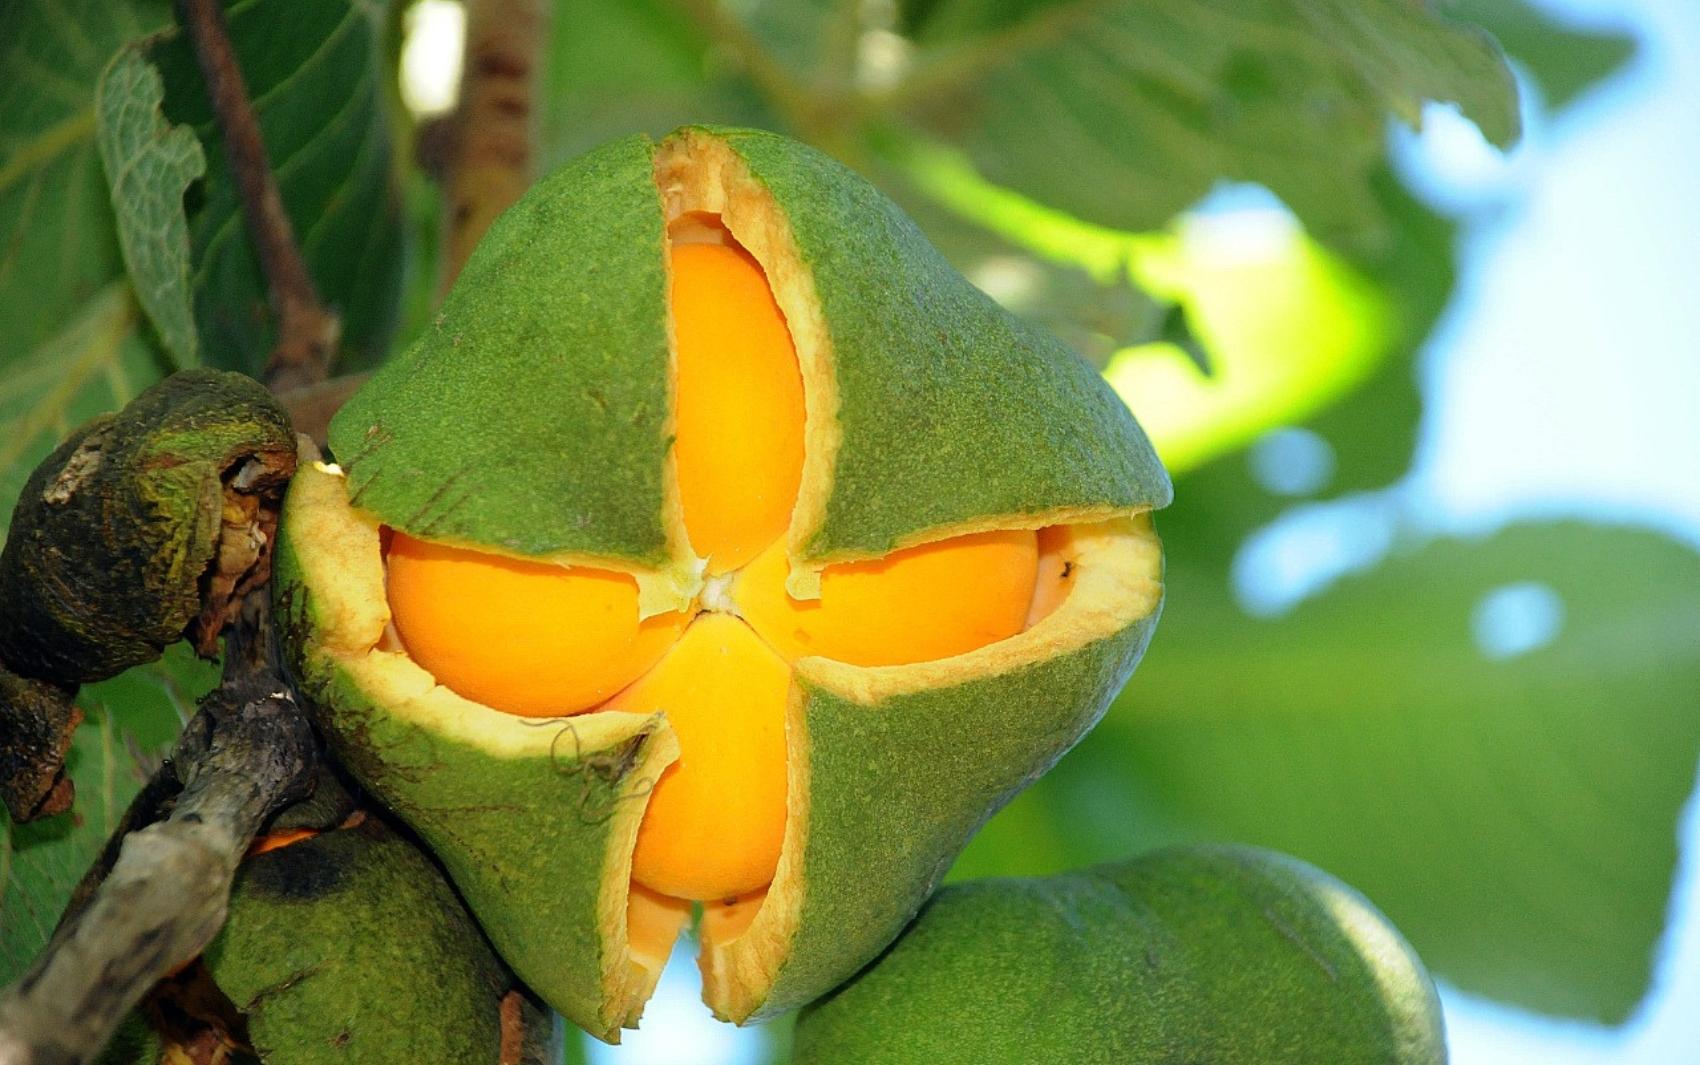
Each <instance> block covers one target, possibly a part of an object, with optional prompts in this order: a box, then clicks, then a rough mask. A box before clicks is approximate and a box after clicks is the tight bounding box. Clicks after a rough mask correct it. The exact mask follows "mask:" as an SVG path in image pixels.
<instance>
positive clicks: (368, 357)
mask: <svg viewBox="0 0 1700 1065" xmlns="http://www.w3.org/2000/svg"><path fill="white" fill-rule="evenodd" d="M227 17H228V19H229V22H230V36H231V43H232V44H233V45H234V47H235V50H236V58H237V61H238V63H240V65H241V68H242V76H243V79H244V81H245V82H246V83H247V86H248V93H249V97H250V98H251V99H252V100H253V102H254V109H255V111H256V113H257V114H258V116H259V120H260V132H261V134H262V136H263V137H264V138H265V143H266V150H267V152H268V154H269V155H270V157H271V163H272V169H273V170H274V172H275V173H276V174H277V180H278V187H279V190H280V191H281V192H282V194H283V203H284V208H285V210H286V211H287V212H288V214H289V218H290V221H291V222H292V223H294V227H295V236H296V239H297V240H299V241H300V243H301V250H302V253H303V255H305V257H306V260H307V270H308V272H309V273H310V274H311V275H312V278H313V281H314V283H315V285H316V286H317V287H318V290H319V295H320V296H321V297H322V298H323V299H324V300H325V302H326V303H327V304H329V305H330V306H331V308H332V309H333V310H335V311H336V312H337V313H338V314H340V315H341V316H342V354H343V357H342V361H341V362H340V363H339V367H338V368H339V369H341V370H352V369H359V368H363V367H368V366H371V365H373V364H375V363H376V362H377V361H378V360H379V359H381V358H382V357H383V356H384V355H385V354H386V353H387V351H388V348H389V342H390V336H391V333H392V332H393V330H394V328H395V322H396V316H397V313H398V304H399V300H400V295H401V292H400V289H401V279H402V272H403V269H404V266H405V259H406V246H405V240H404V238H405V234H406V227H405V226H404V224H403V214H402V205H401V197H400V191H399V185H398V183H397V181H396V180H395V177H394V173H393V171H394V163H393V160H392V157H391V152H392V145H391V134H390V129H389V122H388V119H387V116H386V114H385V106H386V103H385V95H384V89H383V86H382V85H381V83H380V77H381V72H382V71H383V70H384V67H383V65H382V61H381V60H382V48H381V43H380V34H381V23H380V21H379V20H380V19H381V18H382V5H375V4H368V3H362V2H359V0H238V2H236V3H233V4H231V5H230V6H229V8H228V11H227ZM154 59H155V61H156V62H157V63H158V65H159V69H160V72H161V74H163V75H164V77H165V88H166V92H165V96H166V104H165V110H166V115H167V117H168V118H170V119H171V121H173V122H177V123H185V124H188V125H191V126H193V127H194V129H195V132H196V133H197V134H198V135H199V137H200V139H201V143H202V145H204V146H205V148H206V153H207V174H206V180H205V181H203V182H202V183H201V185H200V187H199V188H200V196H199V197H198V200H197V202H192V203H191V213H190V234H191V239H192V240H193V243H194V252H195V273H194V276H193V278H192V281H193V284H194V287H195V295H196V302H195V312H196V320H197V321H198V322H199V324H200V332H201V339H202V341H203V342H204V344H205V349H206V350H205V355H204V359H205V361H206V362H207V363H209V364H210V365H214V366H219V367H222V368H224V369H231V370H244V371H247V372H249V373H254V372H257V371H258V369H259V368H260V367H261V366H263V365H264V364H265V361H266V357H267V356H268V355H269V354H270V352H271V348H272V344H273V339H274V329H273V326H274V323H273V322H272V318H271V315H270V313H269V311H268V309H267V305H266V292H265V285H264V283H263V281H262V279H261V277H260V272H259V263H258V261H257V259H256V258H255V255H254V251H253V247H252V244H251V242H250V241H249V239H248V231H247V227H246V225H245V224H244V222H243V219H242V214H241V208H240V200H239V198H238V196H237V191H236V181H235V179H234V178H233V177H232V175H231V173H230V164H229V162H228V160H226V158H225V155H224V146H223V138H222V137H221V136H220V135H219V132H218V130H217V128H216V126H215V125H214V124H213V118H212V110H211V105H210V104H209V103H208V102H207V99H206V95H205V92H204V90H203V88H202V86H201V77H200V69H199V67H198V66H197V64H196V62H195V59H194V53H193V51H192V49H191V48H190V45H189V41H188V39H187V37H185V36H184V35H181V34H178V35H175V36H173V37H172V38H170V39H169V40H167V41H165V42H163V43H161V44H160V45H159V46H158V47H157V48H156V49H155V50H154Z"/></svg>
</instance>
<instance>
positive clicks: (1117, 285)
mask: <svg viewBox="0 0 1700 1065" xmlns="http://www.w3.org/2000/svg"><path fill="white" fill-rule="evenodd" d="M873 176H874V177H875V178H876V180H880V183H881V184H882V185H883V186H884V187H885V189H886V192H887V194H888V195H890V196H891V197H892V198H893V199H895V200H896V201H897V202H898V204H899V205H900V206H902V208H903V209H904V211H906V212H907V213H908V214H909V216H910V217H911V218H913V219H914V220H915V222H916V224H918V225H919V226H920V227H921V230H922V232H924V233H926V235H927V239H928V240H930V241H932V243H933V245H934V246H935V247H937V248H938V249H939V251H941V252H943V253H944V255H945V257H946V258H947V259H949V260H950V261H951V263H952V265H954V266H955V267H956V268H957V269H958V270H960V271H962V273H963V274H964V276H966V277H967V278H968V280H970V281H972V282H974V284H975V285H977V286H979V288H980V289H981V290H982V291H984V292H985V293H986V294H987V295H989V296H991V297H992V298H993V299H995V300H997V301H998V302H999V303H1001V304H1002V305H1003V306H1004V307H1005V308H1006V309H1008V310H1010V311H1012V312H1014V313H1016V314H1019V315H1022V316H1023V317H1025V318H1028V319H1030V320H1032V321H1033V322H1035V323H1037V324H1038V325H1040V326H1043V327H1044V328H1045V329H1047V330H1049V331H1050V332H1052V333H1054V334H1055V335H1056V336H1058V337H1060V338H1061V339H1062V340H1063V342H1064V343H1066V344H1068V346H1069V347H1071V348H1073V349H1074V350H1075V351H1078V352H1079V353H1080V354H1082V355H1084V356H1085V357H1086V358H1087V359H1089V360H1090V361H1091V362H1092V363H1093V364H1094V365H1096V366H1100V367H1101V366H1103V365H1104V364H1105V363H1106V362H1108V361H1109V358H1110V356H1111V355H1113V354H1114V353H1115V352H1116V351H1118V350H1119V349H1121V348H1124V347H1127V346H1128V345H1130V344H1137V343H1141V342H1143V341H1146V340H1149V339H1151V338H1152V337H1153V336H1155V335H1156V334H1157V331H1158V330H1159V329H1160V328H1161V323H1162V322H1163V320H1164V313H1165V309H1164V307H1163V305H1161V304H1160V303H1158V302H1157V301H1156V300H1154V299H1153V298H1152V297H1151V296H1150V295H1149V294H1147V293H1146V292H1145V291H1144V290H1142V289H1140V288H1136V287H1135V286H1134V285H1133V284H1132V283H1131V282H1130V281H1129V279H1128V274H1127V270H1126V268H1125V265H1124V267H1123V268H1122V269H1119V270H1115V271H1112V272H1110V274H1109V276H1107V277H1102V278H1100V277H1094V276H1093V275H1092V274H1090V273H1088V272H1087V271H1086V270H1085V269H1084V268H1082V267H1080V266H1076V265H1074V264H1071V263H1067V262H1057V261H1055V260H1053V259H1048V258H1045V257H1043V256H1040V255H1036V254H1034V253H1033V252H1032V251H1030V250H1029V249H1027V248H1023V247H1021V246H1019V245H1017V244H1015V243H1012V242H1010V241H1008V240H1006V239H1004V238H1003V237H1002V236H1000V235H999V234H997V233H995V232H994V231H992V230H991V229H988V228H986V227H985V226H983V225H979V224H977V223H975V222H973V221H970V220H969V219H968V218H966V217H964V216H963V215H961V214H959V213H957V212H955V211H952V210H949V209H947V208H946V207H944V206H942V205H940V204H939V203H937V202H935V201H933V200H931V199H929V198H926V197H924V196H921V195H918V194H917V193H916V191H915V189H914V188H913V186H912V185H910V183H909V182H908V181H907V180H906V179H904V178H903V177H902V176H900V175H899V174H898V173H894V172H892V171H890V170H889V169H876V170H874V171H873Z"/></svg>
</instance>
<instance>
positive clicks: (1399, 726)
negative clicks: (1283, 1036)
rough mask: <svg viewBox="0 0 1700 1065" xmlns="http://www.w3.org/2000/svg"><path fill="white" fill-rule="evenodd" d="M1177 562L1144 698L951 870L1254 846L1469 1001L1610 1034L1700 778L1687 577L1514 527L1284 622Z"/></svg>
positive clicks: (1697, 620) (1348, 584)
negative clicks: (1517, 1007)
mask: <svg viewBox="0 0 1700 1065" xmlns="http://www.w3.org/2000/svg"><path fill="white" fill-rule="evenodd" d="M1178 496H1180V498H1181V499H1182V501H1183V502H1182V503H1181V504H1178V505H1184V493H1178ZM1175 556H1178V560H1177V559H1176V557H1175ZM1171 558H1172V561H1171V566H1170V569H1169V575H1168V593H1169V594H1168V600H1167V604H1166V606H1165V608H1164V617H1163V623H1162V625H1161V627H1160V628H1159V631H1158V636H1157V638H1156V640H1155V641H1154V643H1153V644H1152V648H1151V651H1150V653H1149V654H1148V655H1147V657H1146V660H1145V662H1144V664H1143V665H1142V666H1141V667H1140V671H1139V673H1138V674H1136V675H1135V677H1134V680H1133V682H1132V683H1131V684H1130V685H1129V686H1128V688H1127V690H1126V691H1125V692H1124V693H1123V695H1122V697H1121V698H1120V699H1119V700H1118V702H1117V704H1116V705H1115V706H1114V707H1113V708H1112V709H1111V711H1110V713H1109V715H1108V717H1107V718H1106V719H1105V721H1104V723H1103V724H1102V725H1100V726H1099V728H1098V729H1097V730H1096V731H1095V732H1093V733H1092V734H1091V735H1090V736H1089V737H1088V739H1087V740H1086V741H1085V742H1084V743H1082V745H1081V746H1080V748H1078V749H1077V750H1076V751H1075V752H1074V753H1073V754H1071V755H1069V756H1068V757H1067V758H1066V759H1065V760H1064V761H1063V763H1062V764H1061V765H1060V766H1059V767H1058V769H1057V770H1056V771H1055V772H1053V773H1052V774H1051V775H1050V776H1048V777H1046V778H1044V779H1043V780H1042V781H1041V782H1040V783H1039V784H1038V785H1037V786H1036V787H1035V788H1033V789H1031V790H1030V791H1029V792H1027V793H1026V794H1024V795H1023V796H1022V797H1021V798H1019V799H1017V800H1016V802H1015V804H1014V805H1013V806H1012V807H1011V809H1010V810H1009V811H1008V812H1007V813H1006V814H1003V815H1000V818H999V819H998V820H994V822H993V823H992V825H991V826H989V828H988V829H987V831H986V832H985V833H983V834H982V836H981V837H980V838H979V839H977V840H976V841H975V843H974V844H973V845H972V846H971V848H970V850H969V853H968V856H967V857H966V858H965V859H964V861H963V863H962V866H961V868H960V870H959V875H968V874H972V873H986V872H1002V871H1011V872H1013V871H1016V870H1019V871H1021V872H1024V873H1032V872H1040V871H1044V869H1043V868H1035V864H1036V863H1040V862H1045V861H1049V860H1050V858H1049V856H1048V854H1047V853H1046V852H1042V851H1041V852H1034V853H1032V854H1025V853H1024V852H1023V846H1022V843H1021V840H1020V839H1019V838H1017V837H1016V836H1014V835H1011V834H1010V833H1009V831H1007V830H1006V829H1005V827H1004V822H1005V821H1006V820H1007V821H1008V822H1010V823H1011V824H1014V825H1015V826H1017V827H1020V826H1021V825H1022V824H1026V825H1029V826H1030V825H1031V824H1032V823H1033V822H1034V820H1036V819H1042V820H1043V821H1044V822H1045V823H1046V827H1047V829H1048V831H1049V832H1051V833H1054V834H1055V835H1056V837H1057V838H1059V839H1064V840H1066V841H1068V844H1069V850H1070V853H1069V854H1068V856H1067V859H1066V864H1067V865H1077V864H1080V863H1082V862H1087V861H1094V860H1101V859H1104V858H1107V857H1110V856H1113V855H1116V854H1122V853H1128V852H1130V851H1136V850H1138V849H1140V848H1142V847H1145V846H1149V845H1152V844H1155V843H1159V842H1167V841H1172V840H1180V839H1194V838H1219V839H1234V840H1241V841H1246V842H1254V843H1260V844H1263V845H1266V846H1271V847H1275V848H1278V849H1282V850H1285V851H1288V852H1291V853H1293V854H1296V855H1298V856H1300V857H1303V858H1304V859H1306V860H1307V861H1312V862H1315V863H1317V864H1319V865H1321V866H1323V867H1325V868H1328V869H1331V870H1333V871H1335V872H1337V873H1338V874H1339V875H1340V876H1341V877H1342V878H1344V879H1346V880H1348V881H1350V882H1351V883H1352V884H1354V885H1355V886H1357V887H1359V888H1360V889H1361V890H1363V891H1364V893H1365V894H1366V895H1368V896H1369V897H1370V898H1372V899H1374V900H1375V901H1376V903H1377V905H1378V906H1380V907H1381V908H1382V909H1383V910H1385V911H1386V913H1387V914H1388V916H1389V917H1390V918H1392V919H1393V921H1394V923H1395V924H1396V925H1398V926H1399V928H1400V929H1401V930H1402V931H1403V932H1404V933H1405V934H1406V935H1407V936H1408V937H1409V938H1410V939H1411V941H1412V943H1413V944H1414V945H1415V946H1416V948H1417V950H1418V952H1419V953H1420V954H1421V955H1422V957H1423V959H1424V960H1425V961H1426V962H1427V963H1428V964H1429V966H1430V967H1431V968H1433V969H1434V970H1436V971H1437V973H1438V974H1440V975H1442V976H1444V977H1446V978H1448V979H1450V980H1452V981H1454V982H1455V983H1457V984H1459V985H1461V986H1463V987H1464V988H1466V989H1468V990H1472V991H1476V992H1480V993H1483V994H1486V995H1489V996H1492V997H1495V998H1499V999H1503V1000H1506V1001H1510V1002H1516V1003H1520V1004H1522V1005H1526V1006H1530V1007H1533V1008H1535V1009H1539V1010H1545V1011H1549V1012H1554V1013H1561V1014H1570V1015H1578V1016H1587V1017H1594V1018H1600V1019H1605V1020H1612V1021H1616V1020H1621V1019H1623V1018H1624V1017H1625V1016H1626V1015H1627V1014H1628V1012H1629V1011H1630V1009H1631V1008H1632V1007H1633V1006H1634V1004H1635V1003H1636V1002H1637V1001H1638V1000H1639V999H1640V997H1641V996H1642V994H1643V993H1644V992H1645V990H1646V988H1647V982H1648V978H1649V975H1650V972H1651V964H1652V952H1653V947H1654V944H1655V943H1656V942H1657V940H1658V937H1659V935H1660V933H1661V932H1662V930H1663V928H1664V917H1665V908H1666V904H1667V900H1668V898H1669V895H1670V889H1671V880H1672V875H1673V872H1674V870H1675V865H1676V857H1677V837H1676V828H1677V821H1678V817H1679V814H1680V812H1681V809H1682V806H1683V803H1684V801H1685V800H1686V799H1687V797H1688V795H1689V794H1690V793H1691V791H1692V790H1693V787H1694V782H1695V766H1696V761H1697V759H1700V557H1696V556H1695V555H1694V554H1693V553H1692V552H1690V551H1688V550H1686V549H1684V548H1682V547H1680V546H1678V545H1676V544H1674V543H1672V542H1670V541H1668V540H1666V539H1664V538H1662V537H1659V536H1656V535H1654V534H1651V533H1642V532H1632V531H1628V530H1621V529H1611V528H1599V527H1590V526H1580V525H1558V526H1532V527H1523V528H1513V529H1510V530H1507V531H1505V532H1503V533H1501V534H1499V535H1498V536H1495V537H1494V538H1492V539H1490V540H1487V541H1485V542H1451V541H1443V542H1439V543H1434V544H1431V545H1429V546H1427V547H1424V548H1422V549H1421V550H1419V551H1416V552H1414V553H1409V554H1401V555H1398V556H1396V557H1394V558H1393V559H1391V560H1389V561H1388V562H1386V563H1385V564H1383V566H1382V567H1381V568H1380V569H1378V570H1376V571H1374V572H1373V573H1371V574H1369V575H1367V576H1361V577H1351V578H1347V579H1346V580H1344V581H1342V582H1341V583H1340V585H1339V586H1338V587H1337V588H1334V589H1332V590H1330V591H1327V592H1325V593H1323V594H1322V595H1321V596H1320V597H1318V598H1316V599H1314V600H1312V601H1309V602H1306V603H1304V604H1302V605H1301V606H1299V607H1298V608H1297V609H1296V610H1295V611H1294V612H1293V613H1292V614H1291V615H1288V616H1285V617H1280V618H1272V619H1269V618H1265V619H1259V618H1253V617H1249V616H1247V615H1246V614H1244V613H1243V612H1241V611H1240V610H1239V609H1238V608H1237V607H1236V606H1235V603H1234V599H1233V596H1232V595H1231V593H1230V591H1229V588H1228V582H1227V578H1226V576H1225V575H1220V574H1212V573H1210V572H1208V571H1200V570H1198V569H1196V568H1193V567H1190V566H1188V565H1187V564H1186V563H1185V545H1184V544H1181V545H1177V550H1176V552H1175V555H1172V556H1171ZM1507 588H1510V589H1514V590H1517V591H1514V592H1513V593H1511V594H1510V596H1509V598H1507V593H1506V592H1505V590H1506V589H1507ZM1531 590H1532V591H1531ZM1496 593H1498V594H1497V595H1496ZM1531 601H1532V603H1533V606H1535V607H1539V608H1540V609H1536V610H1530V609H1527V608H1529V607H1530V605H1531ZM1507 604H1509V607H1508V606H1507ZM1554 607H1556V612H1555V610H1554ZM1519 611H1522V613H1521V614H1519ZM1543 641H1545V642H1543ZM1024 807H1025V809H1024ZM1025 831H1028V832H1031V831H1032V829H1031V828H1030V827H1029V828H1027V829H1025Z"/></svg>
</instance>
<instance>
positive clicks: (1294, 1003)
mask: <svg viewBox="0 0 1700 1065" xmlns="http://www.w3.org/2000/svg"><path fill="white" fill-rule="evenodd" d="M1445 1060H1446V1049H1445V1036H1444V1032H1443V1030H1442V1024H1441V1014H1440V1003H1439V1000H1438V999H1437V998H1436V996H1435V991H1434V987H1433V985H1432V984H1431V983H1430V982H1429V978H1428V975H1427V973H1425V972H1424V970H1423V967H1422V963H1421V962H1420V961H1418V960H1417V957H1416V955H1415V954H1414V953H1413V952H1412V951H1411V948H1410V945H1409V944H1407V943H1406V942H1405V941H1404V939H1403V938H1401V937H1400V935H1399V933H1398V932H1397V931H1396V930H1395V929H1394V928H1393V926H1392V925H1390V924H1388V923H1387V919H1386V918H1385V917H1383V916H1382V915H1381V914H1380V913H1379V912H1378V911H1377V910H1376V909H1375V908H1374V907H1373V906H1371V905H1370V903H1369V902H1368V901H1366V900H1365V899H1364V898H1363V896H1361V895H1359V894H1358V893H1357V892H1355V891H1353V890H1352V889H1351V888H1349V887H1347V886H1346V885H1344V884H1342V883H1340V882H1339V881H1338V880H1335V879H1334V878H1333V877H1330V876H1329V875H1327V874H1326V873H1323V872H1321V871H1320V870H1318V869H1315V868H1312V867H1311V866H1308V865H1305V864H1304V863H1302V862H1299V861H1297V860H1295V859H1291V858H1286V857H1283V856H1281V855H1278V854H1273V853H1270V852H1267V851H1261V850H1256V849H1253V848H1249V847H1197V848H1188V849H1173V850H1165V851H1159V852H1156V853H1153V854H1149V855H1146V856H1143V857H1141V858H1137V859H1134V860H1132V861H1127V862H1121V863H1116V864H1111V865H1102V866H1097V867H1095V868H1092V869H1088V870H1086V871H1084V872H1079V873H1072V874H1067V875H1063V876H1055V877H1049V878H1045V879H1032V880H982V881H976V882H970V883H965V884H958V885H953V886H951V887H948V888H946V889H944V890H943V891H941V892H939V893H938V895H937V896H935V897H934V898H933V900H932V901H931V902H929V903H928V904H927V906H926V908H925V909H923V910H922V911H921V915H920V916H919V917H918V918H917V919H916V921H915V923H914V924H913V925H912V926H910V928H909V930H908V931H907V932H905V933H904V934H903V936H902V937H901V938H900V939H899V940H898V941H897V943H896V944H895V945H894V946H893V947H892V948H891V949H890V950H889V951H887V952H886V954H885V955H884V956H883V957H881V958H880V959H879V961H877V962H875V963H874V964H873V965H871V966H869V967H868V968H867V969H866V970H864V971H863V972H862V973H861V974H860V975H858V976H857V977H856V978H855V979H854V980H852V981H851V982H849V983H848V984H846V985H844V986H843V987H842V988H840V989H839V990H838V991H837V992H836V993H834V994H832V995H830V996H828V997H827V998H824V999H822V1000H821V1001H820V1002H817V1003H816V1004H814V1005H813V1006H811V1007H809V1008H808V1009H806V1010H805V1011H804V1012H803V1014H802V1017H801V1018H800V1020H799V1021H798V1024H797V1032H796V1045H795V1051H794V1057H793V1061H794V1063H795V1065H910V1063H913V1062H927V1063H928V1065H958V1063H960V1065H1003V1063H1009V1065H1030V1063H1032V1062H1051V1061H1056V1062H1063V1061H1066V1062H1070V1063H1074V1065H1099V1063H1101V1065H1158V1063H1163V1065H1167V1063H1171V1062H1211V1063H1215V1062H1223V1063H1227V1062H1233V1063H1236V1065H1317V1063H1321V1062H1326V1063H1327V1065H1440V1063H1442V1062H1444V1061H1445Z"/></svg>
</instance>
